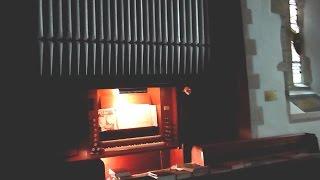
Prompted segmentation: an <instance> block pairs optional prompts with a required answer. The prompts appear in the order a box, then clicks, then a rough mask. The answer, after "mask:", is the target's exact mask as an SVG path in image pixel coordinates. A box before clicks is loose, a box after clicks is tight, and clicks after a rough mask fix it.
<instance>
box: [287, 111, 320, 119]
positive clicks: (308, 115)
mask: <svg viewBox="0 0 320 180" xmlns="http://www.w3.org/2000/svg"><path fill="white" fill-rule="evenodd" d="M290 120H291V121H314V120H320V111H314V112H304V113H296V114H290Z"/></svg>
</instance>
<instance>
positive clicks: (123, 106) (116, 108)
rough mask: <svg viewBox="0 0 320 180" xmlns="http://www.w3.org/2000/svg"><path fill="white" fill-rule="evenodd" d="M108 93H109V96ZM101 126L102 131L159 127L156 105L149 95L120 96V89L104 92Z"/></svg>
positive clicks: (130, 94) (100, 112)
mask: <svg viewBox="0 0 320 180" xmlns="http://www.w3.org/2000/svg"><path fill="white" fill-rule="evenodd" d="M107 91H109V93H108V95H107ZM104 92H105V95H104V96H102V97H101V98H102V101H103V104H107V106H106V105H103V106H102V109H100V110H99V125H100V127H101V130H102V131H107V130H117V129H129V128H139V127H149V126H157V125H158V124H157V109H156V105H151V98H150V95H149V94H147V93H129V94H120V91H119V89H112V90H104Z"/></svg>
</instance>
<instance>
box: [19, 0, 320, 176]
mask: <svg viewBox="0 0 320 180" xmlns="http://www.w3.org/2000/svg"><path fill="white" fill-rule="evenodd" d="M31 4H32V6H33V15H32V16H30V17H32V18H33V19H32V20H30V22H32V23H29V24H28V26H31V27H32V28H34V33H33V34H34V36H33V37H32V40H31V41H28V42H27V43H25V44H30V46H32V47H34V48H33V49H32V51H31V53H32V54H33V55H32V58H31V59H32V63H33V64H31V66H32V68H30V69H31V70H32V72H31V74H32V75H31V78H32V81H33V82H35V83H34V84H35V86H32V87H27V86H26V87H27V88H29V90H30V91H32V93H30V94H29V97H27V98H28V99H30V102H34V104H35V105H30V106H29V107H26V108H27V109H28V111H29V112H30V113H31V114H32V118H33V119H34V120H36V125H35V127H34V128H32V129H34V130H32V134H33V136H36V137H37V138H36V139H37V140H34V141H33V142H30V144H35V147H38V148H39V150H36V149H37V148H35V150H33V149H32V151H33V152H32V156H37V158H36V159H37V160H38V159H39V162H38V161H37V163H36V164H37V165H36V166H35V167H34V168H32V169H33V171H32V170H30V172H32V175H33V176H32V177H31V179H37V178H38V177H39V176H40V175H39V174H37V172H42V173H44V174H46V176H43V175H41V176H40V179H44V180H45V179H61V180H62V179H67V180H80V179H86V180H113V179H163V180H167V179H168V180H171V179H172V180H175V179H216V180H220V179H221V180H225V179H232V180H238V179H249V180H253V179H288V180H291V179H305V180H309V179H320V171H319V170H320V169H319V168H320V151H319V142H320V113H319V109H320V102H319V101H320V100H319V99H320V98H319V94H320V85H319V82H320V79H317V78H318V77H320V75H319V74H320V73H319V74H318V72H319V69H320V61H319V60H320V57H318V58H317V56H320V54H319V53H318V51H317V50H316V48H314V47H315V46H317V45H318V43H319V42H320V40H319V39H318V36H317V37H315V36H313V37H311V35H312V34H315V33H316V32H317V31H316V30H317V29H319V28H320V24H319V23H318V17H320V14H319V11H318V10H320V3H319V2H318V1H317V0H304V1H303V2H302V1H300V0H235V1H234V0H232V1H231V0H225V1H216V0H36V1H34V2H32V3H31ZM295 9H296V11H294V10H295ZM302 12H303V13H302ZM294 13H296V14H294ZM294 16H296V17H294ZM28 18H29V17H28ZM294 20H295V21H294ZM299 25H300V26H299ZM290 28H291V31H290ZM290 32H291V33H290ZM292 32H293V33H292ZM292 34H294V36H293V35H292ZM292 37H293V38H292ZM290 48H291V49H290ZM294 55H296V56H294ZM296 57H299V59H297V58H296ZM29 65H30V64H29ZM297 68H298V69H297ZM299 68H300V69H299ZM318 75H319V76H318ZM30 86H31V85H30ZM19 92H20V90H19ZM297 97H298V98H297ZM22 137H23V136H21V138H22ZM17 141H27V140H23V139H19V140H17ZM31 141H32V140H31ZM30 161H33V160H32V157H31V159H30Z"/></svg>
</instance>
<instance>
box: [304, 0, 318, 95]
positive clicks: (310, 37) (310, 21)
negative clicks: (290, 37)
mask: <svg viewBox="0 0 320 180" xmlns="http://www.w3.org/2000/svg"><path fill="white" fill-rule="evenodd" d="M304 8H305V9H304V41H305V51H306V56H307V57H309V58H310V61H311V70H312V77H313V81H312V84H311V87H312V89H313V90H314V91H316V92H318V93H320V32H319V30H320V1H319V0H305V7H304Z"/></svg>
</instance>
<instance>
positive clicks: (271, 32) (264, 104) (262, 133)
mask: <svg viewBox="0 0 320 180" xmlns="http://www.w3.org/2000/svg"><path fill="white" fill-rule="evenodd" d="M306 1H310V3H314V4H317V5H318V7H319V4H320V1H319V0H306ZM307 3H308V2H307ZM314 4H310V5H309V4H307V10H309V9H311V10H314V11H316V8H314V7H309V6H314ZM270 6H271V2H270V0H247V8H248V9H250V10H251V12H252V21H253V22H252V24H250V25H249V27H248V31H249V38H251V39H254V40H255V41H256V48H257V54H256V55H254V56H253V60H252V61H253V73H254V74H259V76H260V88H259V89H256V90H250V91H251V94H252V93H253V94H254V96H255V98H254V99H251V107H253V106H256V107H261V108H262V113H261V117H260V116H259V115H253V116H252V117H251V118H252V126H253V127H252V128H253V129H255V131H253V132H254V133H255V134H253V136H255V137H266V136H274V135H282V134H288V133H300V132H308V133H315V134H317V136H318V140H319V141H320V119H319V120H313V121H309V122H299V123H292V122H290V119H289V118H290V117H289V115H288V110H287V100H286V97H285V79H284V74H283V72H281V71H278V70H277V65H278V64H279V63H280V62H282V61H283V58H282V57H283V56H282V49H281V41H280V27H281V19H280V16H279V15H278V14H274V13H272V12H271V9H270ZM307 14H308V13H307ZM310 14H311V13H310ZM314 14H317V18H318V17H320V8H319V11H318V12H314ZM308 16H309V15H308ZM312 21H313V22H314V21H315V20H312ZM306 23H307V24H308V21H307V22H306ZM310 23H311V22H310ZM317 23H318V25H319V24H320V21H319V20H317ZM307 30H308V31H310V32H309V33H312V34H316V33H317V31H315V29H311V28H309V29H307ZM313 30H314V31H313ZM318 32H319V31H318ZM319 38H320V35H318V36H317V37H316V38H312V39H311V38H310V39H309V40H307V42H308V43H310V44H312V43H313V44H319V43H320V40H319ZM313 40H315V41H317V42H312V43H311V42H310V41H313ZM318 47H319V48H320V46H318ZM307 52H309V53H310V51H307ZM312 52H313V51H312ZM314 54H315V55H317V56H318V57H319V58H318V60H319V62H320V49H318V50H317V51H316V52H315V53H314ZM309 56H310V55H309ZM310 58H311V56H310ZM318 69H319V70H320V68H318ZM319 77H320V75H319ZM249 80H250V79H249ZM315 84H316V83H315ZM268 90H273V91H275V92H276V95H277V100H275V101H265V99H264V91H268ZM252 97H253V96H251V98H252ZM254 103H255V104H254ZM255 122H259V123H255Z"/></svg>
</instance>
